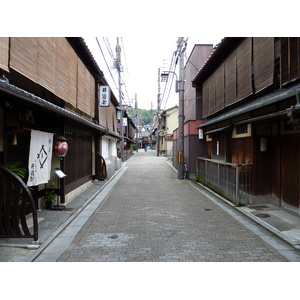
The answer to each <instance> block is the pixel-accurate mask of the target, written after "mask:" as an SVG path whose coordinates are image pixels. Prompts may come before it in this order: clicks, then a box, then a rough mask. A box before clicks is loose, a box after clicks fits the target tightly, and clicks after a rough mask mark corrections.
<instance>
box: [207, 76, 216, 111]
mask: <svg viewBox="0 0 300 300" xmlns="http://www.w3.org/2000/svg"><path fill="white" fill-rule="evenodd" d="M208 81H209V88H208V96H209V98H208V103H209V114H210V115H211V114H213V113H214V112H215V106H216V85H215V76H214V74H213V75H212V76H211V77H210V78H209V79H208Z"/></svg>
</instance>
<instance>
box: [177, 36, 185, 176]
mask: <svg viewBox="0 0 300 300" xmlns="http://www.w3.org/2000/svg"><path fill="white" fill-rule="evenodd" d="M177 44H178V45H177V49H178V50H177V51H179V88H178V89H179V105H178V155H180V159H179V160H178V179H179V180H183V179H184V174H183V173H184V165H183V163H184V74H183V68H184V51H185V46H184V44H185V40H184V38H183V37H179V38H178V41H177ZM183 46H184V48H183V49H182V47H183Z"/></svg>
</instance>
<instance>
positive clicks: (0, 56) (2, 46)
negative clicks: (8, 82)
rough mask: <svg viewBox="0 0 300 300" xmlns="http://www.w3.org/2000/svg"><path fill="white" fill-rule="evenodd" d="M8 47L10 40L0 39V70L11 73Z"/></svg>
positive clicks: (6, 38)
mask: <svg viewBox="0 0 300 300" xmlns="http://www.w3.org/2000/svg"><path fill="white" fill-rule="evenodd" d="M8 47H9V38H8V37H0V68H1V69H3V70H4V71H7V72H9V68H8Z"/></svg>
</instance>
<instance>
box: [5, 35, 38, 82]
mask: <svg viewBox="0 0 300 300" xmlns="http://www.w3.org/2000/svg"><path fill="white" fill-rule="evenodd" d="M37 40H38V38H36V37H12V38H11V50H10V67H11V68H12V69H14V70H16V71H17V72H19V73H21V74H22V75H24V76H26V77H27V78H29V79H31V80H32V81H34V82H37V58H38V47H37V43H38V42H37Z"/></svg>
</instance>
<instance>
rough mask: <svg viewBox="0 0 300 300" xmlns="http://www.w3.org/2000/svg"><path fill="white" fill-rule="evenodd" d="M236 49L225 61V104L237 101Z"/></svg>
mask: <svg viewBox="0 0 300 300" xmlns="http://www.w3.org/2000/svg"><path fill="white" fill-rule="evenodd" d="M236 80H237V78H236V51H234V52H233V53H232V54H231V55H230V56H229V57H228V58H227V59H226V61H225V106H228V105H230V104H232V103H234V102H235V101H236Z"/></svg>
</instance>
